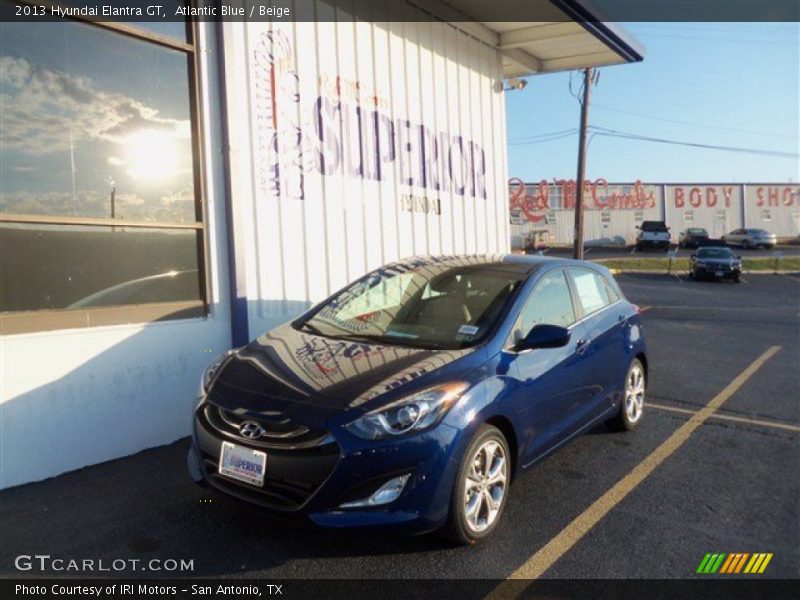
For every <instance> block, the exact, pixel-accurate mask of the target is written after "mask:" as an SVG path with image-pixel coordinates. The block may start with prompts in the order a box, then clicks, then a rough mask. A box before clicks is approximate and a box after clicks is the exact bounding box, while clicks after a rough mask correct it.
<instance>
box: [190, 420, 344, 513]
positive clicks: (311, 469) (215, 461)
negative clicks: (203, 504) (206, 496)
mask: <svg viewBox="0 0 800 600" xmlns="http://www.w3.org/2000/svg"><path fill="white" fill-rule="evenodd" d="M229 412H230V411H226V413H225V414H224V417H225V418H223V414H222V411H221V410H220V409H219V408H218V407H216V406H214V405H211V404H206V405H205V406H203V407H201V408H199V409H198V411H197V413H196V421H195V439H196V442H197V447H198V449H199V450H200V458H201V460H202V463H203V469H204V471H205V475H206V477H207V479H208V480H209V482H210V483H211V484H212V485H214V486H215V487H218V488H220V489H222V490H223V491H225V492H228V493H230V494H232V495H234V496H238V497H240V498H242V499H244V500H249V501H251V502H255V503H257V504H261V505H262V506H266V507H268V508H271V509H275V510H282V511H295V510H298V509H300V508H302V506H303V505H304V504H305V503H306V502H307V501H308V500H309V499H310V498H311V496H313V495H314V493H315V492H316V491H317V490H318V489H319V488H320V486H321V485H322V484H323V483H324V482H325V480H326V479H327V478H328V477H329V476H330V474H331V472H333V469H334V468H335V467H336V464H337V462H338V461H339V455H340V449H339V445H338V444H337V443H336V441H335V440H334V439H333V437H332V436H330V435H329V434H328V432H327V431H324V430H311V429H308V428H304V431H303V432H301V433H298V434H297V435H295V436H294V437H287V438H275V439H267V438H264V441H254V440H251V439H245V438H241V437H240V436H238V435H236V434H237V433H238V429H236V428H235V426H234V424H235V423H236V421H235V420H234V419H233V417H232V416H231V414H228V413H229ZM237 416H238V415H237ZM241 418H243V419H246V417H241ZM226 419H227V420H226ZM284 426H285V427H286V426H287V424H285V423H284ZM297 429H299V428H298V427H297V426H296V425H295V427H294V428H293V429H292V430H290V431H294V430H297ZM284 433H285V432H284ZM224 440H230V441H232V442H234V443H237V444H239V445H242V446H247V447H250V448H258V449H260V450H262V451H264V452H266V453H267V468H266V473H265V477H264V484H263V486H260V487H257V486H253V485H249V484H246V483H242V482H239V481H236V480H234V479H231V478H228V477H224V476H222V475H220V474H219V472H218V471H219V456H220V450H221V447H222V441H224ZM287 441H288V443H287Z"/></svg>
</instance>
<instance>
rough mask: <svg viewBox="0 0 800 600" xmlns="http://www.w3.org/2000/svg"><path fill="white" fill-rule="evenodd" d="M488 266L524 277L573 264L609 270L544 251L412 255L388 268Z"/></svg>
mask: <svg viewBox="0 0 800 600" xmlns="http://www.w3.org/2000/svg"><path fill="white" fill-rule="evenodd" d="M473 265H474V266H476V267H488V268H490V269H492V270H494V271H503V272H508V273H514V274H517V275H519V276H521V278H523V279H524V278H525V277H527V276H528V275H530V274H531V273H533V272H534V271H536V270H538V269H540V268H542V267H545V266H548V267H552V266H571V267H586V266H590V267H593V268H595V269H597V270H600V271H605V269H604V267H602V266H601V265H597V264H595V263H590V262H586V261H582V260H574V259H571V258H555V257H552V256H544V255H541V254H473V255H457V256H429V255H422V256H412V257H410V258H406V259H403V260H400V261H397V262H395V263H392V264H391V265H387V266H386V267H385V268H392V267H395V268H397V267H401V268H404V269H408V268H425V267H442V268H444V269H447V268H452V267H466V266H473Z"/></svg>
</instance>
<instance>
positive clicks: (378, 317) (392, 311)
mask: <svg viewBox="0 0 800 600" xmlns="http://www.w3.org/2000/svg"><path fill="white" fill-rule="evenodd" d="M521 278H522V275H520V274H519V273H517V272H512V271H503V270H500V269H493V268H492V267H491V265H480V264H477V265H476V264H469V263H467V262H465V264H463V265H459V266H453V265H452V263H448V264H447V265H446V266H442V265H436V264H425V265H423V266H416V267H415V266H413V265H412V267H411V268H408V267H407V266H405V265H393V266H390V267H387V268H384V269H380V270H378V271H374V272H372V273H370V274H369V275H367V276H366V277H363V278H362V279H360V280H358V281H357V282H355V283H354V284H353V285H351V286H350V287H348V288H347V289H346V290H344V291H343V292H341V293H340V294H338V295H337V296H335V297H334V298H333V299H331V300H329V301H327V302H326V303H325V304H324V305H323V306H322V308H321V309H319V310H318V311H317V312H316V313H315V314H314V315H313V316H312V317H311V318H309V319H308V320H306V321H304V322H301V323H298V322H296V323H295V327H296V328H298V329H305V330H308V331H311V332H312V333H315V334H317V335H322V336H327V337H332V338H337V339H352V340H362V341H365V342H379V343H383V344H389V345H400V346H412V347H418V348H431V349H437V350H455V349H460V348H466V347H469V346H473V345H475V344H477V343H479V342H481V341H482V340H483V339H484V338H485V337H486V335H487V334H488V333H489V332H490V331H491V330H492V329H493V327H494V325H495V324H496V323H497V322H498V320H499V319H500V318H501V316H502V315H503V314H504V313H505V309H506V307H507V305H508V303H509V301H510V299H511V297H512V295H513V293H514V291H515V290H516V288H517V286H518V285H519V283H520V281H521Z"/></svg>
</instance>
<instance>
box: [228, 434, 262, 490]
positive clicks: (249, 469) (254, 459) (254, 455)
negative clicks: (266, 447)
mask: <svg viewBox="0 0 800 600" xmlns="http://www.w3.org/2000/svg"><path fill="white" fill-rule="evenodd" d="M266 471H267V453H266V452H260V451H258V450H252V449H250V448H245V447H244V446H237V445H236V444H231V443H230V442H222V450H221V451H220V454H219V474H220V475H225V477H231V478H232V479H238V480H239V481H244V482H245V483H249V484H251V485H258V486H262V485H264V474H265V473H266Z"/></svg>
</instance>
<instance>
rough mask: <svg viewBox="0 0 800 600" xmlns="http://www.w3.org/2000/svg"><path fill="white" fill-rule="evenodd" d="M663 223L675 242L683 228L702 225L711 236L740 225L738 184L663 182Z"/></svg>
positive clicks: (739, 187) (740, 196) (740, 189)
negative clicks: (664, 209)
mask: <svg viewBox="0 0 800 600" xmlns="http://www.w3.org/2000/svg"><path fill="white" fill-rule="evenodd" d="M665 189H666V211H667V225H669V227H670V229H671V230H672V241H673V242H677V241H678V236H679V235H680V232H681V231H684V230H685V229H686V228H687V227H703V228H704V229H706V230H707V231H708V233H709V235H710V236H711V237H713V238H720V237H722V236H723V235H725V234H726V233H728V232H729V231H732V230H734V229H738V228H739V227H742V209H741V206H742V186H741V185H737V184H681V185H667V186H665Z"/></svg>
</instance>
